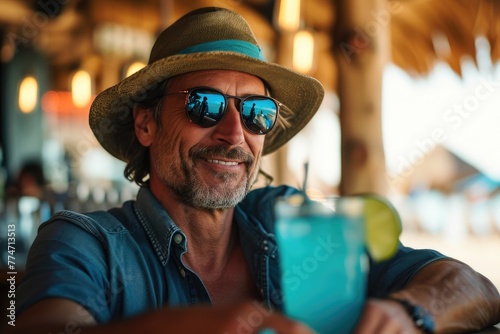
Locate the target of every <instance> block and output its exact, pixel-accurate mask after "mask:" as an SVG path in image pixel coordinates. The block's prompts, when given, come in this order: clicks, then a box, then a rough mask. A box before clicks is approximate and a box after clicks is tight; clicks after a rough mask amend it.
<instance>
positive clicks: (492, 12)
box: [0, 0, 500, 75]
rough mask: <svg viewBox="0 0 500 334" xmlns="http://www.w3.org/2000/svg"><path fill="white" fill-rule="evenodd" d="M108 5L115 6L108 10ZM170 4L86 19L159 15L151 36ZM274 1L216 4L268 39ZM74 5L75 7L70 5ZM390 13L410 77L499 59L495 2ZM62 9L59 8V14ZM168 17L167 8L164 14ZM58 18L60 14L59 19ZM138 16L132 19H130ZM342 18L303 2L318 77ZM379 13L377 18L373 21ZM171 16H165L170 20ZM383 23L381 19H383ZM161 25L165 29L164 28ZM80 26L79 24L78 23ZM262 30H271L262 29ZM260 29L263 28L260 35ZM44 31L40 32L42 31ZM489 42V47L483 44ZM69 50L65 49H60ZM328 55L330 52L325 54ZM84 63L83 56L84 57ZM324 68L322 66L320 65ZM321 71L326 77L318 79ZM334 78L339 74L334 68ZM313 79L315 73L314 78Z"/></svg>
mask: <svg viewBox="0 0 500 334" xmlns="http://www.w3.org/2000/svg"><path fill="white" fill-rule="evenodd" d="M75 3H77V4H78V6H79V7H87V8H88V5H85V4H88V3H92V1H91V0H74V1H70V2H69V5H66V7H68V6H73V7H75V5H74V4H75ZM108 3H114V4H113V6H108V5H107V4H108ZM166 3H169V2H160V1H158V0H150V1H146V2H137V1H130V0H129V1H119V2H117V1H111V2H108V1H106V2H100V1H99V2H98V6H97V7H98V8H101V9H102V10H99V11H90V12H86V13H84V14H85V15H87V16H88V15H91V16H92V15H93V16H96V17H95V18H92V17H90V18H89V17H86V18H87V19H88V22H95V20H97V19H103V18H105V16H106V15H105V13H106V11H107V9H106V8H108V7H113V11H111V12H112V13H113V14H114V15H113V17H114V18H117V17H119V16H120V15H121V16H128V17H129V19H128V22H130V23H132V24H138V23H137V22H136V21H137V20H134V17H135V18H141V17H142V16H144V15H142V16H141V15H138V14H140V13H142V12H144V13H146V12H147V14H148V15H149V16H151V15H154V14H155V13H157V15H158V17H156V18H154V19H153V18H151V19H148V20H144V19H142V20H141V22H142V25H144V24H146V23H148V22H149V25H148V27H147V29H149V30H152V29H154V27H151V24H153V25H157V26H158V27H157V28H158V29H160V28H161V27H160V25H164V24H165V20H166V18H165V17H166V15H165V12H163V14H162V6H163V7H165V4H166ZM273 3H274V1H273V0H248V1H244V2H241V1H240V2H235V1H231V0H226V1H224V0H221V1H218V2H217V5H218V6H226V7H229V8H232V9H234V10H236V11H238V12H241V13H242V15H244V16H245V17H248V19H249V20H251V21H252V23H253V24H254V25H256V27H255V29H258V30H262V31H263V32H264V33H267V34H268V33H269V29H270V28H272V22H271V19H272V11H273V9H274V4H273ZM72 4H73V5H72ZM207 5H214V3H213V1H206V0H196V1H194V0H193V1H189V2H188V3H186V2H184V1H171V2H170V4H169V5H168V7H169V8H167V9H166V10H172V9H173V10H174V13H173V15H174V16H175V15H178V14H179V13H181V12H182V11H183V10H187V9H192V8H196V7H201V6H207ZM145 6H147V7H150V8H151V10H146V12H145V11H144V9H143V10H141V11H137V10H134V8H135V7H137V8H141V7H145ZM388 6H389V7H388V8H390V9H391V13H392V21H391V26H390V32H391V35H392V37H391V38H392V61H393V62H394V63H395V64H396V65H398V66H399V67H401V68H403V69H405V70H406V71H408V72H410V73H412V74H417V75H425V74H427V73H428V72H429V71H430V70H431V69H432V67H433V65H434V64H435V62H436V61H437V60H443V61H445V62H447V63H448V64H449V65H450V67H451V68H452V69H453V70H454V71H455V72H456V73H458V74H461V61H462V59H463V57H469V58H471V59H473V60H476V56H477V51H478V48H477V46H478V45H479V46H482V47H484V48H486V49H484V50H487V48H488V47H490V52H489V53H490V55H491V58H492V59H493V61H497V60H498V59H499V58H500V19H499V18H500V2H498V1H497V0H401V1H400V0H388ZM2 7H3V8H2V11H1V15H0V27H3V29H4V33H5V32H6V31H11V30H12V29H16V26H17V28H21V27H22V25H23V23H24V22H26V19H28V20H29V18H31V17H33V13H35V12H36V11H40V10H41V8H40V7H39V5H37V2H36V1H34V0H22V1H21V0H19V1H14V0H4V1H3V3H2ZM63 9H64V8H60V10H61V12H62V10H63ZM163 10H164V11H165V8H163ZM58 14H59V13H58ZM131 14H134V15H131ZM337 14H338V13H336V10H335V1H329V0H307V1H303V10H302V17H303V21H304V26H306V27H308V28H311V29H313V30H315V31H316V32H317V33H318V39H319V42H320V43H322V44H323V47H321V46H320V49H319V50H320V52H323V54H322V55H320V56H319V57H318V62H320V64H319V65H318V69H321V70H318V73H317V74H318V75H324V72H325V71H324V70H325V68H326V69H329V68H331V67H332V66H335V65H334V64H333V60H332V59H333V56H332V57H329V54H325V52H330V51H331V50H332V49H333V47H332V46H331V45H328V44H329V43H331V37H332V29H333V26H334V21H335V17H336V15H337ZM379 14H380V13H374V19H377V18H376V16H377V15H379ZM168 15H170V18H171V17H172V13H171V14H167V16H168ZM379 19H380V18H379ZM162 20H163V23H162ZM381 23H382V24H383V22H381ZM75 24H76V21H75ZM264 25H267V26H266V27H264ZM48 27H49V25H47V28H48ZM259 27H263V28H262V29H261V28H259ZM44 28H45V27H41V29H42V30H43V29H44ZM478 36H484V37H485V39H483V40H481V39H480V40H478V39H477V38H478ZM485 41H488V42H489V43H484V42H485ZM61 48H64V49H66V50H68V48H67V45H66V46H61ZM325 50H326V51H325ZM82 57H83V55H82ZM322 62H323V63H325V66H326V67H325V66H322V64H321V63H322ZM320 71H321V72H322V73H320ZM331 72H333V73H335V72H336V71H335V69H333V68H331ZM313 75H314V73H313Z"/></svg>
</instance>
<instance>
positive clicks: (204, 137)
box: [150, 70, 265, 210]
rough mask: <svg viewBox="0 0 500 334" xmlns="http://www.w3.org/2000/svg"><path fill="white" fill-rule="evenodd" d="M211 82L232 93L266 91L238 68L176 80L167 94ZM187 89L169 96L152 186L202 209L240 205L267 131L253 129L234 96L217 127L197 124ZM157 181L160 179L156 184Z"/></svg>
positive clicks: (158, 134) (154, 159)
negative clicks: (188, 106) (192, 118)
mask: <svg viewBox="0 0 500 334" xmlns="http://www.w3.org/2000/svg"><path fill="white" fill-rule="evenodd" d="M198 86H206V87H212V88H215V89H218V90H220V91H222V92H223V93H225V94H228V95H236V96H245V95H250V94H260V95H265V89H264V84H263V83H262V81H261V80H260V79H259V78H257V77H255V76H253V75H250V74H246V73H242V72H237V71H222V70H217V71H215V70H210V71H198V72H192V73H188V74H184V75H181V76H178V77H175V78H174V79H172V80H171V81H170V83H169V85H168V88H167V93H177V92H179V91H181V90H187V89H189V88H193V87H198ZM185 99H186V95H185V94H172V95H167V96H166V98H165V99H164V101H163V112H162V115H161V125H160V126H159V127H158V128H157V129H156V133H155V137H154V141H153V142H152V144H151V146H150V153H151V162H152V163H151V169H152V170H151V186H152V188H153V187H158V186H160V187H161V191H162V192H163V193H165V194H166V195H167V196H169V195H172V196H175V197H176V198H177V199H178V200H180V201H181V202H183V203H184V204H187V205H190V206H193V207H197V208H202V209H209V210H213V209H222V208H230V207H234V206H235V205H236V204H237V203H239V202H240V201H241V200H242V199H243V198H244V197H245V195H246V194H247V192H248V191H249V189H250V187H251V185H252V183H253V182H254V181H255V178H256V177H257V173H258V165H259V161H260V157H261V155H262V150H263V145H264V137H265V136H263V135H257V134H252V133H250V132H248V131H247V130H246V129H245V128H244V126H243V124H242V123H241V120H240V114H239V111H238V104H239V101H238V100H237V99H231V98H230V99H228V107H227V110H226V113H225V114H224V116H223V118H222V119H221V121H220V122H219V123H218V124H217V125H215V126H213V127H211V128H201V127H199V126H197V125H195V124H192V123H191V122H190V121H189V119H188V118H187V116H186V111H185V105H184V101H185ZM154 183H156V184H154Z"/></svg>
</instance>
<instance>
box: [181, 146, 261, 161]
mask: <svg viewBox="0 0 500 334" xmlns="http://www.w3.org/2000/svg"><path fill="white" fill-rule="evenodd" d="M189 156H190V157H191V158H192V159H203V158H206V157H207V156H209V157H210V156H216V157H219V158H227V159H233V160H238V161H241V162H243V163H245V164H246V165H251V164H253V162H254V160H255V159H254V157H253V156H252V155H251V154H250V153H247V152H245V150H243V149H242V148H241V147H234V148H231V149H228V148H227V146H224V145H212V146H205V147H201V148H195V147H193V148H191V149H190V150H189Z"/></svg>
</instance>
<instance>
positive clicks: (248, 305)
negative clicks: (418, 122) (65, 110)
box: [15, 8, 500, 334]
mask: <svg viewBox="0 0 500 334" xmlns="http://www.w3.org/2000/svg"><path fill="white" fill-rule="evenodd" d="M323 94H324V91H323V87H322V85H321V84H320V83H319V82H318V81H317V80H315V79H313V78H311V77H308V76H304V75H302V74H299V73H296V72H294V71H292V70H290V69H287V68H285V67H282V66H280V65H277V64H272V63H270V62H267V61H266V60H265V59H264V57H263V55H262V53H261V51H260V48H259V46H258V44H257V42H256V40H255V37H254V35H253V32H252V31H251V30H250V28H249V26H248V25H247V23H246V22H245V21H244V20H243V18H242V17H241V16H240V15H238V14H236V13H234V12H232V11H229V10H226V9H221V8H203V9H198V10H195V11H192V12H190V13H188V14H186V15H185V16H183V17H182V18H180V19H179V20H177V21H176V22H175V23H174V24H172V25H171V26H170V27H169V28H167V29H166V30H165V31H163V32H162V33H161V34H160V35H159V36H158V38H157V41H156V43H155V45H154V46H153V49H152V51H151V56H150V60H149V65H148V66H146V67H145V68H144V69H142V70H141V71H139V72H137V73H136V74H134V75H132V76H130V77H128V78H126V79H124V80H123V81H122V82H120V83H119V84H117V85H115V86H113V87H111V88H109V89H107V90H105V91H104V92H102V93H100V94H99V95H98V96H97V97H96V99H95V100H94V102H93V105H92V107H91V111H90V125H91V127H92V129H93V131H94V133H95V135H96V137H97V139H98V140H99V142H100V143H101V145H102V146H103V147H104V148H105V149H106V150H107V151H108V152H109V153H111V154H112V155H113V156H115V157H117V158H119V159H121V160H123V161H125V162H127V166H126V167H125V176H126V177H127V178H128V179H129V180H132V181H135V182H136V183H137V184H139V185H140V186H141V187H140V189H139V192H138V194H137V199H136V200H132V201H127V202H125V203H124V204H123V206H122V207H121V208H113V209H111V210H108V211H99V212H92V213H87V214H78V213H75V212H71V211H63V212H59V213H57V214H55V215H54V216H53V217H52V218H51V219H50V220H49V221H48V222H45V223H44V224H43V225H42V226H41V228H40V230H39V233H38V236H37V239H36V241H35V242H34V244H33V246H32V248H31V251H30V256H29V259H28V265H27V268H26V273H25V275H24V277H23V280H22V282H21V284H20V285H19V287H18V289H17V304H16V306H17V322H16V327H15V330H16V333H30V334H32V333H48V332H53V333H56V332H68V331H71V332H76V331H78V332H80V331H81V332H82V333H88V334H91V333H138V332H141V333H240V332H242V331H243V332H245V333H258V332H259V331H262V330H264V329H271V330H273V331H274V332H276V333H283V334H284V333H286V334H293V333H311V330H310V329H309V328H308V327H307V326H306V325H304V324H301V323H299V322H297V321H294V320H292V319H289V318H287V317H286V316H284V315H283V314H282V311H283V305H282V304H281V303H280V302H279V301H278V299H276V298H275V296H276V295H279V294H280V277H279V270H278V266H279V254H277V252H276V240H275V237H274V214H273V204H274V201H275V199H276V198H277V197H279V196H283V195H287V194H292V193H297V192H298V190H297V189H294V188H291V187H288V186H280V187H273V186H266V187H264V188H260V189H255V190H251V189H252V186H253V184H254V182H255V180H256V178H257V176H258V174H259V171H260V162H261V157H262V156H263V155H266V154H269V153H271V152H273V151H275V150H277V149H278V148H279V147H281V146H282V145H284V144H285V143H286V142H287V141H288V140H289V139H290V138H292V137H293V136H294V135H295V134H297V133H298V132H299V131H300V130H301V129H302V128H303V127H304V126H305V125H306V124H307V122H308V121H309V120H310V119H311V118H312V117H313V116H314V114H315V113H316V111H317V110H318V108H319V106H320V104H321V101H322V99H323ZM203 97H208V100H209V104H208V105H207V107H208V109H209V110H213V113H211V114H210V115H211V117H210V118H208V117H205V118H203V119H202V118H200V117H198V116H199V115H198V114H197V111H196V108H195V107H193V106H194V105H195V104H196V103H194V102H193V99H194V100H198V101H200V102H201V101H203V100H202V99H203ZM243 101H245V102H250V103H248V104H247V105H251V103H252V102H255V103H257V104H265V105H266V106H267V107H269V106H273V107H271V108H267V109H266V110H267V111H266V112H268V113H270V114H269V115H267V116H268V117H269V118H270V119H272V120H273V122H272V123H263V124H262V127H259V129H256V128H251V127H250V126H249V123H247V122H248V121H247V120H245V119H244V118H243V110H242V109H243V108H244V107H243V104H244V103H243ZM195 102H196V101H195ZM220 102H223V105H224V108H222V109H220ZM210 103H211V104H210ZM219 109H220V110H221V111H220V112H217V111H218V110H219ZM248 112H249V111H248ZM367 298H368V299H367V302H366V306H365V309H364V313H363V315H362V317H361V319H360V321H359V324H358V328H357V332H359V333H384V334H390V333H418V332H429V333H430V332H438V333H441V332H467V331H470V330H475V329H479V328H483V327H486V326H489V325H492V324H495V323H497V322H499V321H500V312H499V310H500V297H499V294H498V291H497V290H496V288H495V287H494V286H493V284H491V282H490V281H489V280H488V279H487V278H485V277H484V276H482V275H481V274H479V273H477V272H475V271H474V270H472V269H471V268H470V267H469V266H468V265H466V264H464V263H461V262H459V261H456V260H454V259H451V258H448V257H446V256H444V255H442V254H440V253H438V252H436V251H433V250H415V249H411V248H407V247H404V246H403V245H400V247H399V250H398V252H397V254H396V255H395V256H394V257H393V258H392V259H391V260H389V261H386V262H382V263H374V262H373V261H372V262H371V263H370V273H369V281H368V289H367ZM436 302H440V303H441V304H439V305H440V308H439V310H438V311H436V307H435V305H436V304H435V303H436ZM413 311H418V312H413ZM433 311H434V312H433ZM252 319H254V320H255V319H260V320H259V321H258V322H256V321H253V324H252V325H251V326H246V327H242V324H243V323H244V322H245V321H246V322H247V324H248V323H249V322H251V321H252Z"/></svg>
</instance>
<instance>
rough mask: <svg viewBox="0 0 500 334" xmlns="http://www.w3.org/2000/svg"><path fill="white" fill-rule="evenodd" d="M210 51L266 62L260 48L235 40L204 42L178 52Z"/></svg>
mask: <svg viewBox="0 0 500 334" xmlns="http://www.w3.org/2000/svg"><path fill="white" fill-rule="evenodd" d="M210 51H229V52H237V53H241V54H244V55H246V56H249V57H252V58H256V59H259V60H262V61H266V58H265V57H264V55H263V54H262V51H261V50H260V48H259V47H258V46H257V45H255V44H252V43H249V42H245V41H241V40H237V39H226V40H221V41H213V42H206V43H201V44H197V45H193V46H191V47H189V48H187V49H184V50H182V51H181V52H179V53H180V54H187V53H196V52H210Z"/></svg>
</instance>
